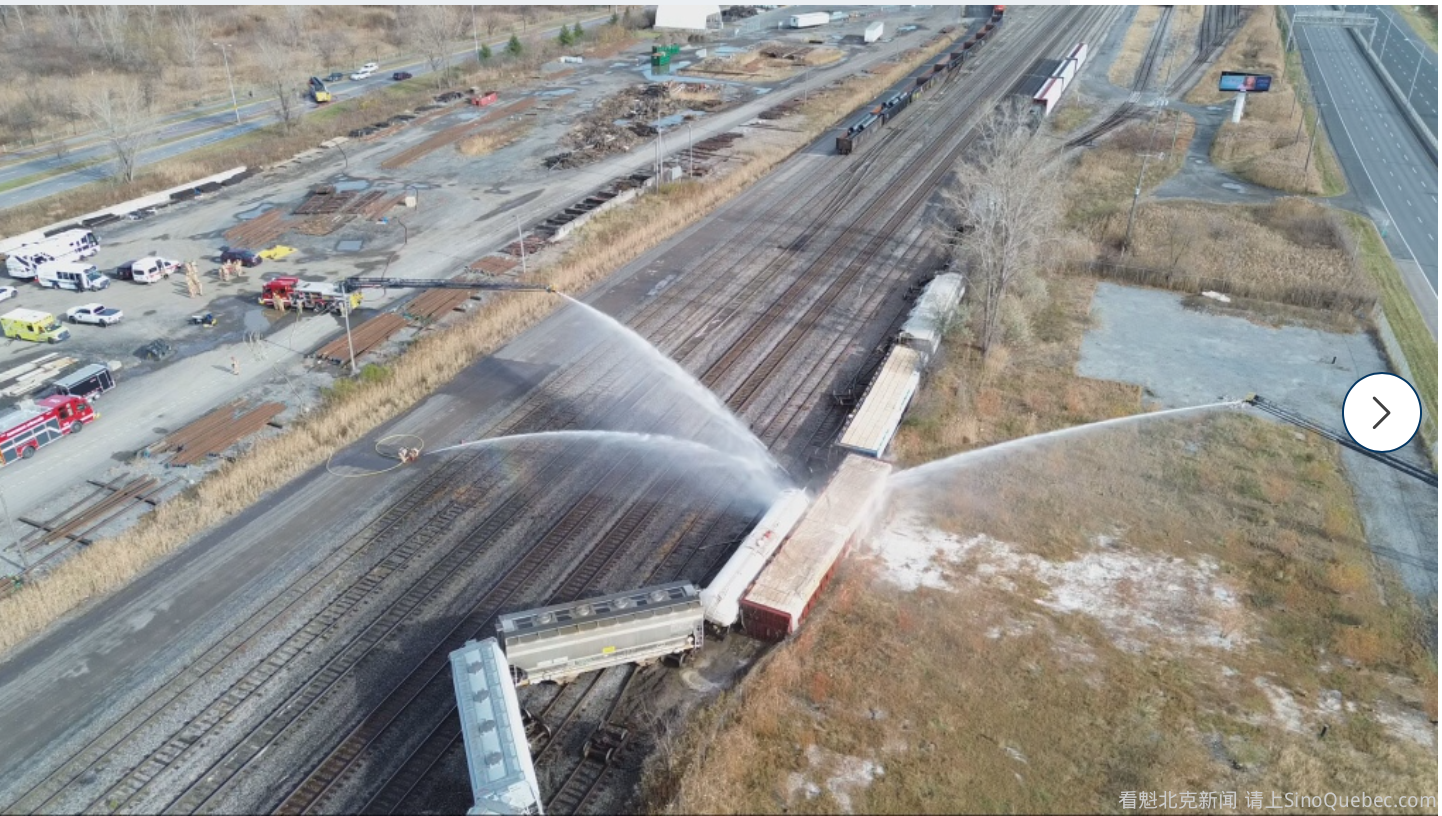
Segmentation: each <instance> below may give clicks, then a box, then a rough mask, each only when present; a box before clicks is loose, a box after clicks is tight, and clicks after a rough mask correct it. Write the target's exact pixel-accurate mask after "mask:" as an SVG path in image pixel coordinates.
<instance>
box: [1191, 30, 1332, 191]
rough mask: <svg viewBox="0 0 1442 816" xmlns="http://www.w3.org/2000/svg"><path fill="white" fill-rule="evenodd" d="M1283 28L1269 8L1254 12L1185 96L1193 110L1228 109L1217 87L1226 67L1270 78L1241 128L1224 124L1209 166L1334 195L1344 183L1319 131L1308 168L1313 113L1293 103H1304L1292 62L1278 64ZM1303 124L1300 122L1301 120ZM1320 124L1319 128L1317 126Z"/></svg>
mask: <svg viewBox="0 0 1442 816" xmlns="http://www.w3.org/2000/svg"><path fill="white" fill-rule="evenodd" d="M1282 43H1283V40H1282V31H1281V29H1280V28H1279V27H1278V24H1277V17H1276V15H1275V14H1273V13H1272V9H1271V8H1270V7H1261V8H1259V9H1258V10H1256V11H1253V12H1252V13H1251V14H1250V15H1249V16H1248V18H1247V21H1246V23H1245V24H1243V26H1242V29H1241V30H1240V31H1239V32H1237V34H1236V36H1235V37H1233V39H1232V42H1231V44H1230V45H1228V46H1227V48H1226V50H1225V51H1223V53H1222V57H1221V59H1219V60H1218V61H1217V62H1216V64H1215V65H1214V66H1213V67H1212V68H1210V69H1209V70H1208V71H1207V74H1206V75H1205V76H1203V77H1202V79H1201V81H1200V82H1198V83H1197V86H1196V87H1195V88H1194V89H1193V90H1192V92H1191V93H1189V94H1188V95H1187V101H1188V102H1191V103H1193V104H1197V105H1217V104H1223V103H1226V104H1230V103H1231V101H1232V97H1233V96H1234V94H1224V93H1221V92H1220V91H1218V90H1217V80H1218V78H1219V77H1220V75H1221V71H1222V70H1223V68H1224V67H1225V69H1226V70H1230V71H1246V72H1250V73H1259V74H1270V75H1271V76H1272V89H1271V90H1270V91H1268V92H1267V93H1264V94H1251V95H1249V96H1248V98H1247V109H1246V113H1245V114H1243V117H1242V122H1241V124H1236V125H1234V124H1232V123H1231V121H1230V120H1228V121H1227V122H1225V123H1223V125H1222V128H1221V130H1220V131H1219V132H1218V133H1217V138H1216V139H1215V141H1214V142H1213V143H1212V162H1213V163H1214V164H1216V165H1217V166H1218V167H1220V168H1222V169H1223V170H1226V171H1228V172H1231V173H1235V174H1236V175H1238V176H1240V177H1241V178H1244V179H1247V180H1248V181H1251V182H1254V183H1256V184H1260V185H1263V186H1265V187H1271V188H1274V189H1277V190H1286V191H1288V192H1294V193H1306V194H1310V195H1337V194H1339V193H1341V192H1342V191H1343V190H1344V189H1345V181H1344V180H1343V177H1342V172H1341V168H1340V167H1339V166H1338V165H1337V160H1336V157H1335V156H1333V155H1332V151H1331V147H1330V146H1329V145H1328V143H1327V139H1326V136H1325V133H1319V134H1318V135H1317V139H1316V145H1315V147H1314V149H1313V151H1312V158H1311V163H1310V165H1309V164H1308V162H1307V149H1308V144H1309V142H1310V141H1311V132H1312V119H1313V117H1314V116H1315V113H1316V109H1315V108H1314V107H1313V106H1312V105H1311V104H1310V103H1308V104H1305V105H1304V104H1298V103H1297V98H1298V93H1299V92H1300V93H1301V94H1302V98H1303V99H1307V98H1308V97H1307V96H1306V91H1305V86H1303V88H1302V89H1301V90H1300V91H1299V89H1298V87H1297V85H1298V83H1299V82H1300V83H1305V78H1303V77H1302V74H1301V69H1300V64H1297V65H1295V66H1291V65H1288V63H1289V62H1291V63H1295V62H1296V57H1295V55H1293V56H1292V57H1291V58H1290V59H1287V60H1284V59H1283V55H1282ZM1304 119H1305V121H1304ZM1318 127H1321V126H1320V125H1318Z"/></svg>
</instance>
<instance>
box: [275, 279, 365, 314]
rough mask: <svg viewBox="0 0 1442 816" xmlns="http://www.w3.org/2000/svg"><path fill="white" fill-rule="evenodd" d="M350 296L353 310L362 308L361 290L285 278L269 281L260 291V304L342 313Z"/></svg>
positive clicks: (288, 308) (276, 307)
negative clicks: (352, 290)
mask: <svg viewBox="0 0 1442 816" xmlns="http://www.w3.org/2000/svg"><path fill="white" fill-rule="evenodd" d="M347 297H349V298H350V305H351V310H352V311H354V310H355V309H358V308H360V305H361V293H360V292H344V291H342V290H341V288H340V287H339V286H336V285H335V284H333V283H316V282H314V281H303V280H301V279H300V278H292V277H283V278H274V279H272V280H269V281H266V284H265V286H263V287H261V290H260V304H261V305H262V306H269V307H270V308H272V309H285V310H290V309H300V310H301V311H305V310H311V311H317V312H338V311H340V309H341V304H343V303H344V302H345V300H346V298H347Z"/></svg>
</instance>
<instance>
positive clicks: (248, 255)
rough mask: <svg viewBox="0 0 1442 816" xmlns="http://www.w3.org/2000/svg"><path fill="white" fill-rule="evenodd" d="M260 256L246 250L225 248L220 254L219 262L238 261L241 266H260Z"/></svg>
mask: <svg viewBox="0 0 1442 816" xmlns="http://www.w3.org/2000/svg"><path fill="white" fill-rule="evenodd" d="M260 260H261V258H260V256H259V255H257V254H255V253H254V252H251V251H250V250H248V249H230V248H226V249H223V250H221V252H220V262H221V263H229V262H230V261H240V265H241V266H260Z"/></svg>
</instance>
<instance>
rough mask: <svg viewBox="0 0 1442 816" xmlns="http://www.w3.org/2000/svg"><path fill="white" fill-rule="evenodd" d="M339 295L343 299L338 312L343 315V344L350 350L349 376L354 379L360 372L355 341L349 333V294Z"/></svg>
mask: <svg viewBox="0 0 1442 816" xmlns="http://www.w3.org/2000/svg"><path fill="white" fill-rule="evenodd" d="M341 295H342V297H344V298H345V299H344V300H342V301H341V304H340V311H341V314H343V315H345V344H346V347H347V348H348V349H349V350H350V375H351V376H352V377H355V376H358V375H359V374H360V370H359V369H357V368H356V364H355V339H354V338H353V337H351V333H350V292H342V293H341Z"/></svg>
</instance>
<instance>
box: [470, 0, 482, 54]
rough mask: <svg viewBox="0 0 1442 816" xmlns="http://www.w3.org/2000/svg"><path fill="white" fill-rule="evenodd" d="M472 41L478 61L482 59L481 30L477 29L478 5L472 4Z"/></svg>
mask: <svg viewBox="0 0 1442 816" xmlns="http://www.w3.org/2000/svg"><path fill="white" fill-rule="evenodd" d="M471 42H472V43H474V48H475V52H476V61H477V62H480V61H481V32H480V31H478V30H476V7H475V6H471Z"/></svg>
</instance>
